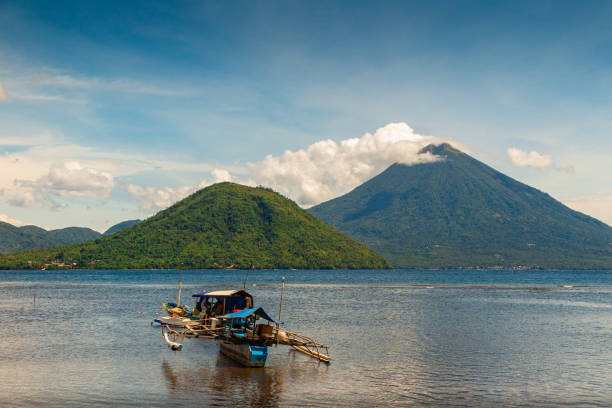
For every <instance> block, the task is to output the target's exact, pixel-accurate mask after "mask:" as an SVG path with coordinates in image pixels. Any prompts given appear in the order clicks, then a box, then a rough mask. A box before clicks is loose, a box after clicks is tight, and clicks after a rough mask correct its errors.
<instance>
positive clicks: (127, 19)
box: [0, 1, 612, 230]
mask: <svg viewBox="0 0 612 408" xmlns="http://www.w3.org/2000/svg"><path fill="white" fill-rule="evenodd" d="M610 21H612V4H610V3H609V2H581V3H576V2H561V1H550V2H546V1H538V2H531V1H530V2H509V1H507V2H494V1H487V2H473V1H448V2H441V1H440V2H408V1H401V2H385V1H381V2H355V1H351V2H342V1H336V2H327V1H326V2H323V1H303V2H299V1H283V2H280V1H279V2H273V1H266V2H253V1H248V2H247V1H245V2H218V1H204V2H195V1H194V2H181V3H172V2H140V3H139V2H129V3H128V2H106V3H102V2H62V1H59V2H36V1H34V2H29V1H19V2H11V1H4V2H0V81H1V82H0V83H1V85H2V86H1V88H0V123H1V124H2V125H1V126H0V192H1V194H0V217H2V218H1V219H4V220H8V221H10V222H14V223H16V224H18V223H20V224H36V225H41V226H43V227H46V228H58V227H65V226H70V225H79V226H89V227H92V228H94V229H97V230H104V229H106V228H107V227H108V226H110V225H112V224H114V223H116V222H119V221H122V220H125V219H130V218H143V217H146V216H148V215H150V214H152V213H154V212H155V211H157V210H159V209H161V208H164V207H165V206H167V205H168V204H170V203H171V202H173V201H175V200H177V199H180V198H182V197H184V196H185V194H188V193H190V192H192V191H194V190H195V189H196V188H198V186H200V187H201V186H205V185H207V184H210V183H212V182H214V181H219V180H226V179H231V180H233V181H238V182H244V183H248V184H268V185H271V186H272V187H273V188H275V189H277V190H279V191H281V192H283V193H285V194H287V195H289V196H290V197H291V198H294V199H295V200H297V201H298V202H299V203H300V204H302V205H304V206H308V205H312V204H315V203H317V202H318V201H321V200H325V199H328V198H332V197H333V196H335V195H338V194H341V193H343V192H346V191H348V189H350V188H352V187H354V186H355V184H356V183H357V184H358V183H359V182H362V181H365V179H367V178H368V177H371V176H372V175H374V173H376V172H377V171H380V170H381V169H383V168H384V167H385V166H386V165H388V164H390V163H389V161H390V160H396V161H397V160H399V161H405V162H407V163H412V162H418V160H417V156H415V154H416V153H415V152H414V151H413V150H414V149H413V148H414V147H416V146H417V145H418V144H419V143H423V142H425V141H436V140H450V141H452V142H455V143H456V145H457V146H461V147H462V148H463V149H464V150H466V151H467V152H469V153H470V154H472V155H474V156H475V157H477V158H478V159H480V160H482V161H484V162H485V163H487V164H489V165H491V166H493V167H495V168H496V169H498V170H500V171H502V172H504V173H506V174H508V175H510V176H512V177H514V178H516V179H518V180H520V181H522V182H525V183H527V184H530V185H532V186H534V187H536V188H539V189H541V190H543V191H546V192H548V193H550V194H551V195H552V196H553V197H555V198H557V199H559V200H560V201H562V202H564V203H566V204H568V205H570V206H572V207H573V208H577V209H579V210H581V211H583V212H587V213H589V214H591V215H594V216H596V217H598V218H600V219H602V220H603V221H606V222H607V223H608V224H612V171H610V170H611V168H612V166H611V165H610V162H609V159H608V156H609V155H610V153H612V138H611V137H610V134H611V131H612V120H611V118H610V115H609V113H610V112H611V100H610V93H609V89H611V85H612V83H611V82H612V69H611V68H612V61H611V59H612V47H611V46H612V26H611V25H610V24H609V22H610ZM393 123H395V124H397V123H406V124H407V125H408V126H409V127H410V128H408V127H407V126H399V127H398V126H395V127H393V126H391V127H387V126H388V125H389V124H393ZM378 129H381V130H380V131H378V132H377V130H378ZM385 129H386V130H385ZM394 132H395V133H394ZM366 134H369V135H370V136H372V138H371V141H372V143H369V144H368V143H366V140H370V139H368V138H365V139H364V137H365V136H364V135H366ZM391 134H393V135H396V136H393V137H391V136H389V135H391ZM397 135H399V136H397ZM414 135H426V136H431V137H432V138H422V139H419V137H420V136H419V137H414ZM353 138H359V140H361V142H360V143H359V145H358V146H359V149H360V150H359V152H361V153H359V152H357V151H356V150H355V149H356V148H354V147H350V146H348V145H345V146H344V147H342V146H343V145H342V144H341V141H343V140H347V139H353ZM417 139H418V141H417ZM326 140H331V141H333V142H335V144H336V146H335V147H334V146H333V145H329V144H325V143H323V142H322V141H326ZM397 141H400V142H401V143H404V145H402V146H403V147H402V148H396V147H397V146H395V145H394V143H396V142H397ZM410 143H413V144H414V146H413V145H410ZM415 143H416V144H415ZM347 146H348V147H347ZM351 146H352V145H351ZM394 146H395V147H394ZM366 147H367V149H370V150H367V151H365V150H363V149H366ZM511 148H514V149H515V150H512V152H514V153H510V151H509V149H511ZM287 150H289V152H288V153H285V152H286V151H287ZM398 151H399V152H403V153H402V154H405V157H404V156H402V157H398V156H397V155H396V154H395V153H394V154H391V155H390V154H389V152H398ZM300 152H303V153H300ZM364 152H365V153H364ZM530 152H533V153H530ZM366 153H367V158H364V157H365V156H364V154H366ZM266 157H268V158H266ZM249 163H250V164H249ZM344 174H346V178H343V179H340V178H338V177H337V176H338V175H342V176H343V175H344ZM347 180H348V181H347Z"/></svg>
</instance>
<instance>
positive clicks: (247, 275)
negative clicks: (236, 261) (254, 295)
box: [242, 264, 255, 290]
mask: <svg viewBox="0 0 612 408" xmlns="http://www.w3.org/2000/svg"><path fill="white" fill-rule="evenodd" d="M250 269H255V265H253V264H251V268H250ZM248 278H249V269H247V271H246V275H244V283H243V284H242V289H244V290H246V281H247V279H248Z"/></svg>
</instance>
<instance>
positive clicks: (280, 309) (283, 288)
mask: <svg viewBox="0 0 612 408" xmlns="http://www.w3.org/2000/svg"><path fill="white" fill-rule="evenodd" d="M284 293H285V277H284V276H283V278H282V280H281V298H280V306H279V307H278V320H280V319H281V313H282V312H283V294H284ZM277 326H278V324H277Z"/></svg>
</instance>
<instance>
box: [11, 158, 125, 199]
mask: <svg viewBox="0 0 612 408" xmlns="http://www.w3.org/2000/svg"><path fill="white" fill-rule="evenodd" d="M114 185H115V181H114V178H113V176H112V174H110V173H108V172H105V171H99V170H96V169H93V168H90V167H85V166H83V165H82V164H81V163H79V162H77V161H67V162H64V163H61V164H53V165H51V167H50V168H49V171H48V172H47V174H45V175H44V176H42V177H39V178H37V179H35V180H23V179H16V180H14V185H13V187H12V188H5V189H3V190H2V193H3V194H4V195H7V196H9V199H8V202H9V204H11V205H14V206H18V207H33V206H36V205H40V206H43V207H47V208H54V209H55V208H58V207H59V205H58V204H57V203H56V202H55V201H54V200H53V198H52V196H72V197H108V196H110V194H111V189H112V188H113V186H114Z"/></svg>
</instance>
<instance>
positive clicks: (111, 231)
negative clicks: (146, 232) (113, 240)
mask: <svg viewBox="0 0 612 408" xmlns="http://www.w3.org/2000/svg"><path fill="white" fill-rule="evenodd" d="M141 221H142V220H128V221H122V222H120V223H118V224H115V225H113V226H112V227H110V228H109V229H107V230H106V231H104V233H103V234H102V235H104V236H107V235H111V234H114V233H115V232H119V231H121V230H122V229H124V228H127V227H131V226H132V225H136V224H138V223H139V222H141Z"/></svg>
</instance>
